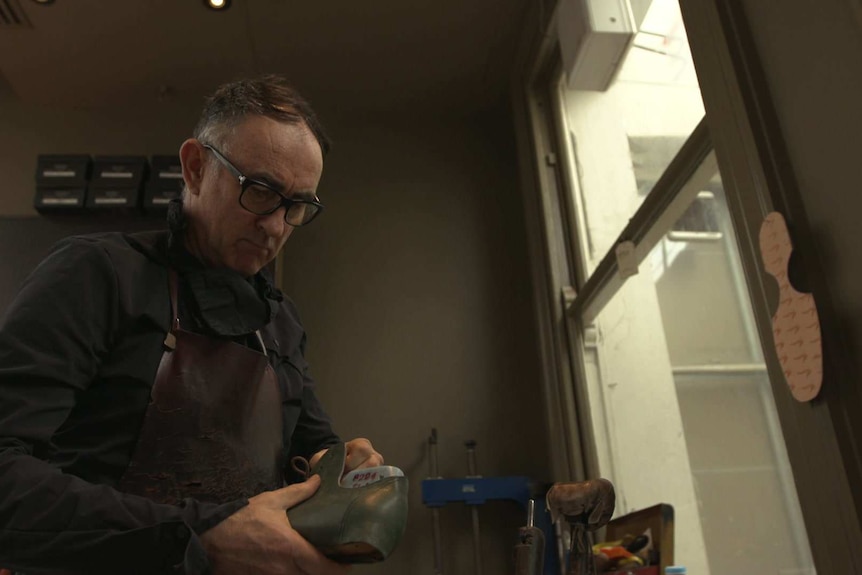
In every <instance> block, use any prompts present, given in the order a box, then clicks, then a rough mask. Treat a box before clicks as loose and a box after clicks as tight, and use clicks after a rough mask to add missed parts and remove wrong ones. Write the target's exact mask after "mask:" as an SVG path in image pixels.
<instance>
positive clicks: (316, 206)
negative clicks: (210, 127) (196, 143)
mask: <svg viewBox="0 0 862 575" xmlns="http://www.w3.org/2000/svg"><path fill="white" fill-rule="evenodd" d="M203 147H204V148H206V149H207V150H209V151H210V152H212V153H213V156H215V157H216V159H217V160H218V161H219V162H220V163H221V165H223V166H224V167H225V168H227V171H228V172H230V173H231V175H233V177H235V178H236V179H237V180H238V181H239V187H240V192H239V205H240V206H242V207H243V208H244V209H245V210H247V211H249V212H251V213H253V214H257V215H259V216H266V215H268V214H271V213H273V212H275V211H276V210H277V209H279V208H280V207H281V206H284V208H285V210H284V221H285V222H287V223H288V224H290V225H292V226H304V225H305V224H307V223H309V222H310V221H311V220H313V219H314V218H316V217H317V216H318V215H319V214H320V212H322V211H323V204H321V203H320V201H319V199H318V198H317V197H315V198H314V199H313V200H307V199H294V198H288V197H286V196H285V195H284V194H282V193H281V192H279V191H278V190H276V189H275V188H273V187H272V186H271V185H270V184H267V183H266V182H261V181H260V180H255V179H253V178H248V177H246V176H244V175H243V174H242V172H240V171H239V170H238V169H237V168H236V166H234V165H233V164H232V163H231V162H230V160H228V159H227V158H225V157H224V155H223V154H222V153H221V152H219V151H218V150H217V149H216V148H215V147H213V146H211V145H210V144H203Z"/></svg>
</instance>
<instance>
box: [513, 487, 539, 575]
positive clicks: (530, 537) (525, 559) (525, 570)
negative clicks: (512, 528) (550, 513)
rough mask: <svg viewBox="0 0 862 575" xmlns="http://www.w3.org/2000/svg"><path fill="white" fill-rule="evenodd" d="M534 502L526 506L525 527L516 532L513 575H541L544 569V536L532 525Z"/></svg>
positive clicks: (531, 500) (531, 501)
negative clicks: (516, 542) (516, 541)
mask: <svg viewBox="0 0 862 575" xmlns="http://www.w3.org/2000/svg"><path fill="white" fill-rule="evenodd" d="M535 510H536V502H535V500H533V499H530V501H529V502H528V504H527V525H526V526H525V527H521V528H520V529H519V530H518V544H517V545H515V575H542V572H543V570H544V568H545V535H544V533H542V530H541V529H539V528H538V527H536V526H535V525H534V524H533V516H534V514H535Z"/></svg>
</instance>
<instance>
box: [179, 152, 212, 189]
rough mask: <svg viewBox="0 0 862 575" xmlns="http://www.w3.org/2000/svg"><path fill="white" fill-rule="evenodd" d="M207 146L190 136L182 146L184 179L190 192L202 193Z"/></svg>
mask: <svg viewBox="0 0 862 575" xmlns="http://www.w3.org/2000/svg"><path fill="white" fill-rule="evenodd" d="M205 153H206V148H204V147H203V146H202V145H201V143H200V142H199V141H197V140H195V139H194V138H189V139H188V140H186V141H185V142H183V144H182V145H181V146H180V163H181V164H182V166H183V180H185V182H186V187H187V188H188V190H189V193H190V194H193V195H195V196H196V195H198V194H199V193H200V187H201V180H203V177H204V164H205V162H204V154H205Z"/></svg>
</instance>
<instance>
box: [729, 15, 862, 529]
mask: <svg viewBox="0 0 862 575" xmlns="http://www.w3.org/2000/svg"><path fill="white" fill-rule="evenodd" d="M742 4H743V5H744V7H745V12H746V15H747V18H748V20H749V25H750V27H751V28H752V31H753V36H754V39H755V45H756V48H757V51H758V53H759V56H760V60H761V62H762V65H763V69H764V76H765V80H766V83H767V85H768V86H769V89H770V92H771V96H772V101H773V102H774V111H775V114H776V116H777V119H778V121H779V123H780V127H781V132H782V134H783V137H784V141H785V144H786V147H787V153H788V156H789V160H790V166H788V168H789V169H792V173H793V176H794V177H795V180H796V184H797V185H798V189H799V190H798V191H799V196H800V198H801V201H802V203H803V205H804V209H805V213H806V216H807V219H808V223H809V225H810V228H811V232H812V234H811V237H808V238H804V240H803V241H806V242H811V243H810V244H809V245H811V246H812V252H813V254H814V255H815V257H816V258H817V261H816V265H817V266H818V267H819V269H821V270H822V272H823V274H824V276H825V277H823V278H817V277H815V278H813V279H812V283H813V284H814V285H815V288H818V287H819V288H825V289H824V292H828V294H829V296H830V298H831V300H832V301H831V306H830V307H829V308H827V309H825V310H824V311H823V312H821V323H823V322H824V321H826V322H828V324H827V323H824V324H823V325H825V326H826V329H825V330H824V344H825V346H826V349H825V350H824V361H825V365H824V386H823V389H822V391H821V396H822V397H823V398H824V399H825V400H827V401H828V403H829V410H830V412H831V414H832V418H833V423H834V426H835V428H836V431H837V432H838V433H840V436H839V444H840V447H841V449H842V457H843V459H844V465H845V468H846V470H847V474H848V478H849V481H850V486H851V489H852V491H853V492H854V497H855V509H856V514H857V521H858V515H859V514H860V513H862V452H860V446H859V438H860V437H862V425H860V423H859V417H858V414H859V412H860V410H862V385H860V383H859V373H860V371H859V370H860V363H859V357H860V355H862V298H860V297H859V295H860V285H862V259H860V257H859V245H860V240H859V233H860V225H859V222H860V214H862V193H860V192H862V161H860V158H862V138H860V133H862V110H860V102H862V68H860V65H859V63H860V62H862V4H860V3H859V2H858V1H852V2H851V1H849V0H822V1H821V0H792V1H786V2H776V1H769V2H763V1H760V0H746V1H745V2H742ZM812 15H814V16H815V17H813V16H812ZM821 293H822V292H821ZM819 305H820V304H819ZM835 366H840V367H838V369H836V367H835Z"/></svg>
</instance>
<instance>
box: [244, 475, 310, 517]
mask: <svg viewBox="0 0 862 575" xmlns="http://www.w3.org/2000/svg"><path fill="white" fill-rule="evenodd" d="M318 487H320V476H319V475H312V476H311V477H309V478H308V479H307V480H305V481H303V482H302V483H295V484H293V485H288V486H287V487H282V488H281V489H276V490H274V491H267V492H266V493H262V494H261V495H263V496H265V497H267V498H268V499H271V500H272V503H273V506H277V507H281V508H282V509H285V510H287V509H290V508H291V507H293V506H294V505H297V504H299V503H302V502H303V501H305V500H306V499H308V498H309V497H311V496H312V495H314V492H315V491H317V488H318ZM261 495H258V497H260V496H261Z"/></svg>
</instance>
